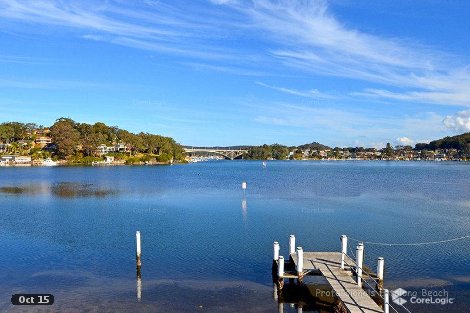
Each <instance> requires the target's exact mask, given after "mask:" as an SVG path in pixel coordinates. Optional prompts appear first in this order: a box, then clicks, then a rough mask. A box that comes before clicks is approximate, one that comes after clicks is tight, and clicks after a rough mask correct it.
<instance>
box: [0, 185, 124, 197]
mask: <svg viewBox="0 0 470 313" xmlns="http://www.w3.org/2000/svg"><path fill="white" fill-rule="evenodd" d="M0 193H3V194H10V195H52V196H55V197H58V198H80V197H100V198H101V197H107V196H112V195H116V194H117V193H118V191H117V190H113V189H109V188H100V187H96V186H94V185H93V184H79V183H72V182H60V183H56V184H53V185H48V184H46V185H44V184H38V185H26V186H3V187H0Z"/></svg>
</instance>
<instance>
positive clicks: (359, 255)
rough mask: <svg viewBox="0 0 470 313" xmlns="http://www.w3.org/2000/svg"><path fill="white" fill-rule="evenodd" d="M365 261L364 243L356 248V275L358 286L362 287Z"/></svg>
mask: <svg viewBox="0 0 470 313" xmlns="http://www.w3.org/2000/svg"><path fill="white" fill-rule="evenodd" d="M363 260H364V244H363V243H362V242H360V243H359V245H358V246H357V248H356V263H357V267H356V273H357V285H358V286H360V287H361V286H362V264H363Z"/></svg>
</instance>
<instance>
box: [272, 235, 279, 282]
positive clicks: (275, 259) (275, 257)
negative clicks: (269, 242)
mask: <svg viewBox="0 0 470 313" xmlns="http://www.w3.org/2000/svg"><path fill="white" fill-rule="evenodd" d="M279 250H280V247H279V242H277V241H274V244H273V266H272V274H273V276H274V275H276V273H277V269H278V260H279Z"/></svg>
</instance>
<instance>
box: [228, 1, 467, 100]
mask: <svg viewBox="0 0 470 313" xmlns="http://www.w3.org/2000/svg"><path fill="white" fill-rule="evenodd" d="M253 3H254V5H252V6H251V5H246V4H245V5H232V6H233V7H235V8H237V9H238V10H240V11H242V12H244V14H246V15H247V16H249V17H251V19H252V20H253V21H254V24H253V25H254V27H257V28H259V29H263V30H265V31H267V32H268V34H270V36H271V38H272V40H273V41H274V42H276V43H277V48H272V50H271V53H272V55H273V56H275V57H277V58H279V59H280V60H282V62H284V64H286V65H288V66H292V67H296V68H298V69H301V70H303V71H311V72H314V73H319V74H323V75H331V76H337V77H346V78H350V79H354V80H362V81H366V82H371V83H373V84H381V85H385V86H391V87H394V88H395V89H397V88H398V89H399V90H398V91H395V92H391V91H388V90H382V89H380V90H371V89H369V90H366V91H364V92H358V93H354V95H356V96H361V97H364V96H367V97H369V96H372V97H383V98H388V99H395V100H403V101H413V102H426V103H434V104H444V105H447V104H448V105H458V106H469V105H470V101H469V99H470V72H469V71H468V69H467V67H466V65H467V64H460V66H459V65H457V66H456V65H455V63H456V62H455V60H454V59H453V57H452V56H450V55H446V54H445V53H443V52H441V51H438V50H436V49H432V48H429V47H424V46H422V45H420V44H417V43H413V42H412V41H411V40H405V39H395V38H384V37H379V36H375V35H370V34H367V33H364V32H361V31H360V30H357V29H352V28H350V27H349V28H348V27H347V26H345V25H344V24H342V23H341V22H340V21H339V20H338V19H337V18H335V17H334V15H333V14H332V13H331V12H330V11H329V8H328V4H327V2H326V1H321V0H317V1H309V2H294V1H278V2H272V1H267V0H255V1H253Z"/></svg>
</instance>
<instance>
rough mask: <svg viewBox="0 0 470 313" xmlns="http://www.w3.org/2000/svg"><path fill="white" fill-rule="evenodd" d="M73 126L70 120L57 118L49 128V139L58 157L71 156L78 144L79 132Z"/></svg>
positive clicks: (73, 123)
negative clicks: (54, 145)
mask: <svg viewBox="0 0 470 313" xmlns="http://www.w3.org/2000/svg"><path fill="white" fill-rule="evenodd" d="M75 126H76V125H75V122H74V121H73V120H72V119H70V118H59V119H57V120H56V122H55V123H54V125H52V127H51V137H52V140H53V142H54V143H55V144H56V146H57V154H58V155H59V156H60V157H65V158H66V157H70V156H72V155H73V154H74V153H75V152H76V150H77V146H78V145H79V144H80V132H79V131H78V130H77V129H75Z"/></svg>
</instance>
